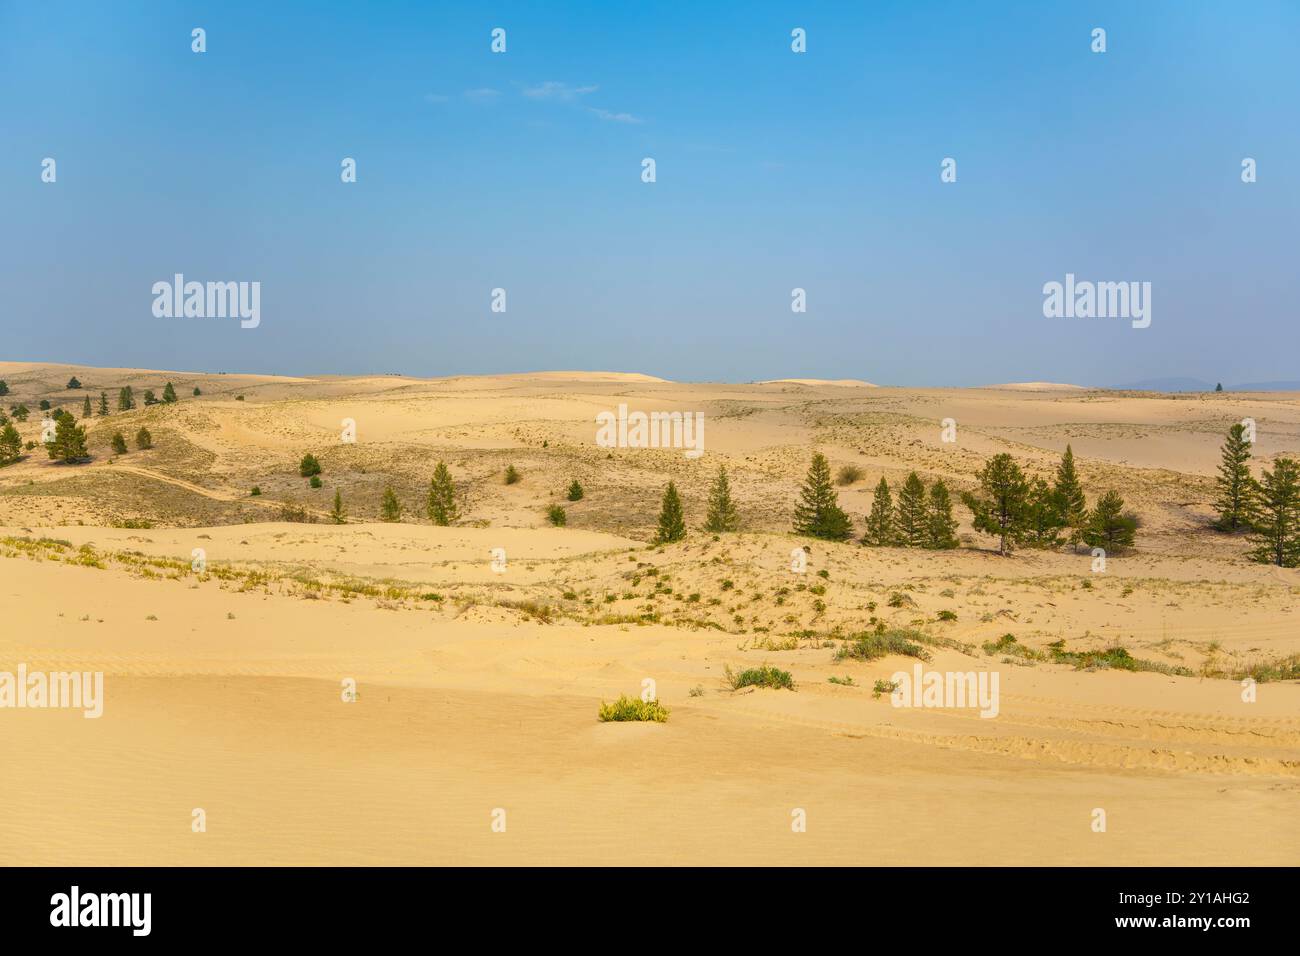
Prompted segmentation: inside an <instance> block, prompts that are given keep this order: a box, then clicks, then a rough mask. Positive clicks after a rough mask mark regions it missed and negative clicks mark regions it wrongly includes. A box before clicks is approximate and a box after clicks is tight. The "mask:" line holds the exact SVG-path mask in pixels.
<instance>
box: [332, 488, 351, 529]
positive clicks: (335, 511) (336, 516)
mask: <svg viewBox="0 0 1300 956" xmlns="http://www.w3.org/2000/svg"><path fill="white" fill-rule="evenodd" d="M330 520H331V521H333V522H334V523H335V524H346V523H347V512H346V511H344V510H343V495H342V494H341V493H340V492H339V490H338V489H337V488H335V489H334V507H333V508H332V509H330Z"/></svg>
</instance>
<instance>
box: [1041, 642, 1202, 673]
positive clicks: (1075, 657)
mask: <svg viewBox="0 0 1300 956" xmlns="http://www.w3.org/2000/svg"><path fill="white" fill-rule="evenodd" d="M1047 646H1048V649H1049V650H1050V651H1051V653H1052V660H1053V661H1056V662H1057V663H1058V664H1072V665H1073V666H1074V669H1075V670H1087V669H1089V668H1093V667H1100V668H1108V669H1111V670H1121V671H1134V672H1136V671H1154V672H1155V673H1157V674H1174V675H1177V676H1179V677H1192V676H1194V674H1193V672H1192V671H1191V669H1190V668H1187V667H1173V666H1171V665H1169V664H1161V663H1159V662H1158V661H1148V660H1143V659H1142V658H1140V657H1134V656H1133V655H1132V654H1130V653H1129V652H1128V650H1127V649H1126V648H1123V647H1119V646H1118V645H1116V646H1115V647H1108V648H1105V649H1104V650H1100V651H1067V650H1066V649H1065V641H1063V640H1062V641H1053V642H1052V643H1051V644H1049V645H1047Z"/></svg>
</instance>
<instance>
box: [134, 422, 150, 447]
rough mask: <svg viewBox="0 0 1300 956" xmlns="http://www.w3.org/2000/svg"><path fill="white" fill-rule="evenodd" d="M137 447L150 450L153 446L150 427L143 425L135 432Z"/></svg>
mask: <svg viewBox="0 0 1300 956" xmlns="http://www.w3.org/2000/svg"><path fill="white" fill-rule="evenodd" d="M135 447H136V448H139V449H140V450H141V451H148V450H149V449H150V448H152V447H153V436H152V435H150V434H149V429H147V428H143V427H142V428H141V429H140V430H139V431H138V432H136V433H135Z"/></svg>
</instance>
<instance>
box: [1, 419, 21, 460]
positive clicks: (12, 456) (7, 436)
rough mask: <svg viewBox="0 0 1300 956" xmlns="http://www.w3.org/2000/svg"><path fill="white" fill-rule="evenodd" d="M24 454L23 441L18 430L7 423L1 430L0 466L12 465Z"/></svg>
mask: <svg viewBox="0 0 1300 956" xmlns="http://www.w3.org/2000/svg"><path fill="white" fill-rule="evenodd" d="M22 453H23V439H22V436H21V435H19V434H18V429H16V428H14V426H13V425H10V424H9V423H8V422H5V426H4V428H3V429H0V466H3V465H12V464H13V463H14V462H16V461H17V460H18V458H19V457H20V456H21V455H22Z"/></svg>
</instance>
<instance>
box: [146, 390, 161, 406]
mask: <svg viewBox="0 0 1300 956" xmlns="http://www.w3.org/2000/svg"><path fill="white" fill-rule="evenodd" d="M144 403H145V405H146V406H147V405H157V404H158V399H156V398H154V394H153V389H152V388H146V389H145V390H144Z"/></svg>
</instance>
